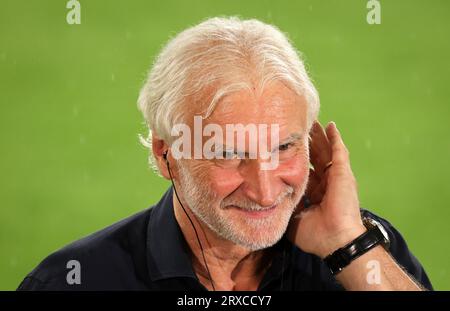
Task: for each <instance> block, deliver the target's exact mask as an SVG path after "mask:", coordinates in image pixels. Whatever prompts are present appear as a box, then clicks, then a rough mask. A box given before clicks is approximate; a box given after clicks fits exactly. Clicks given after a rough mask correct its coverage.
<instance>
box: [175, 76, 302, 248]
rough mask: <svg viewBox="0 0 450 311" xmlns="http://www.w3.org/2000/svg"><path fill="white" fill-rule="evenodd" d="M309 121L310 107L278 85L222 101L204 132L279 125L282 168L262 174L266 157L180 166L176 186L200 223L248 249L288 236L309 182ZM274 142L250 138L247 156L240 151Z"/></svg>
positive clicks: (205, 122)
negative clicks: (210, 128)
mask: <svg viewBox="0 0 450 311" xmlns="http://www.w3.org/2000/svg"><path fill="white" fill-rule="evenodd" d="M306 118H307V104H306V101H305V100H304V99H303V98H299V96H297V95H296V94H295V93H294V92H292V91H291V90H290V89H288V88H287V87H285V86H284V85H283V84H282V83H279V82H275V83H271V84H269V85H267V86H266V87H265V89H264V91H263V93H262V95H261V96H257V95H256V94H255V92H253V91H249V90H243V91H240V92H236V93H233V94H231V95H229V96H227V97H225V98H224V99H222V101H221V102H219V103H218V105H217V106H216V108H215V110H214V112H213V113H212V114H211V116H210V117H208V118H207V119H206V120H203V127H205V126H207V125H208V124H218V125H219V126H220V127H222V128H223V133H226V124H238V123H241V124H243V125H244V126H245V125H249V124H256V125H259V124H267V125H268V128H270V126H271V125H273V124H278V126H279V133H278V134H279V143H278V144H276V146H274V147H275V149H276V150H275V152H278V157H279V158H278V163H277V165H276V167H275V168H274V169H270V170H263V169H261V167H262V165H263V163H265V162H266V163H267V162H268V161H270V160H267V159H262V158H261V157H257V158H256V159H255V158H252V159H240V158H237V159H210V160H207V159H191V160H185V159H184V160H180V161H178V164H179V165H178V166H179V176H180V179H179V182H180V183H179V185H177V186H178V187H179V189H180V192H181V194H182V197H183V199H184V201H185V203H187V205H188V206H189V208H190V209H191V210H192V212H193V213H194V214H195V215H196V216H197V218H198V219H199V220H200V221H202V222H203V223H204V224H206V225H207V226H208V227H209V228H210V229H211V230H212V231H213V232H215V233H216V234H218V235H219V236H220V237H222V238H224V239H226V240H230V241H232V242H233V243H235V244H238V245H241V246H243V247H246V248H248V249H251V250H258V249H263V248H267V247H270V246H272V245H273V244H275V243H276V242H277V241H278V240H279V239H280V238H281V237H282V235H283V234H284V232H285V231H286V228H287V225H288V223H289V219H290V217H291V215H292V213H293V211H294V209H295V207H296V205H297V204H298V202H299V201H300V199H301V197H302V196H303V194H304V192H305V188H306V184H307V180H308V172H309V154H308V132H307V128H306V127H307V125H306ZM235 138H236V137H235ZM236 139H237V138H236ZM203 140H205V139H204V138H203ZM270 140H271V135H270V132H269V133H268V135H267V141H261V136H258V135H256V136H252V135H249V134H248V133H247V134H246V135H245V141H246V143H245V150H237V151H239V152H248V151H249V150H248V149H249V148H250V144H251V142H255V141H256V143H257V144H258V146H260V145H261V144H262V143H265V144H266V145H267V146H268V147H271V144H270ZM224 144H226V143H224ZM226 147H227V146H225V148H226ZM234 147H235V148H234V150H236V149H238V148H237V146H236V145H235V146H234ZM269 150H272V149H270V148H269Z"/></svg>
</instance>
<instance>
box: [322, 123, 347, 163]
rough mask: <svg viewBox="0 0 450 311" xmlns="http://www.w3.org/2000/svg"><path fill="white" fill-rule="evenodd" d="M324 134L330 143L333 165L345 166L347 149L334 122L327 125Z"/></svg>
mask: <svg viewBox="0 0 450 311" xmlns="http://www.w3.org/2000/svg"><path fill="white" fill-rule="evenodd" d="M326 134H327V137H328V139H329V141H330V145H331V153H332V161H333V166H347V165H348V164H349V155H348V150H347V147H345V145H344V142H343V141H342V137H341V134H340V133H339V130H338V129H337V127H336V124H335V123H334V122H330V123H329V124H328V125H327V128H326Z"/></svg>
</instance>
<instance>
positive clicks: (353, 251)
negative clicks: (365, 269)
mask: <svg viewBox="0 0 450 311" xmlns="http://www.w3.org/2000/svg"><path fill="white" fill-rule="evenodd" d="M363 224H364V226H365V227H366V228H367V231H366V232H364V233H363V234H361V235H360V236H359V237H357V238H356V239H354V240H353V241H352V242H350V243H348V244H347V245H345V246H344V247H341V248H339V249H338V250H336V251H334V252H333V253H332V254H330V255H328V256H327V257H325V259H324V261H325V263H326V264H327V266H328V267H329V268H330V270H331V273H332V274H333V275H335V274H337V273H339V272H341V271H342V269H344V268H345V267H346V266H348V265H349V264H350V263H351V262H352V261H353V260H355V259H356V258H358V257H359V256H361V255H363V254H364V253H366V252H368V251H369V250H371V249H372V248H374V247H375V246H377V245H379V244H381V245H383V247H384V248H385V249H386V250H387V251H388V250H389V236H388V234H387V232H386V230H385V229H384V228H383V226H382V225H381V224H380V223H379V222H378V221H376V220H374V219H372V218H367V217H366V218H363Z"/></svg>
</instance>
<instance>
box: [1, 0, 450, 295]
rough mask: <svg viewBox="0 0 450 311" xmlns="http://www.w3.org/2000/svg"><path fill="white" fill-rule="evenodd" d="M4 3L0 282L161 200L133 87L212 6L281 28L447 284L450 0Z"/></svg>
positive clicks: (440, 282)
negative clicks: (371, 17) (375, 11)
mask: <svg viewBox="0 0 450 311" xmlns="http://www.w3.org/2000/svg"><path fill="white" fill-rule="evenodd" d="M80 3H81V25H68V24H67V23H66V14H67V12H68V9H66V1H42V0H40V1H36V0H35V1H30V0H27V1H24V0H21V1H18V0H9V1H4V0H1V1H0V141H1V154H0V199H1V201H0V289H2V290H13V289H15V288H16V287H17V285H18V284H19V283H20V281H21V280H22V278H23V277H24V276H25V275H26V274H27V273H28V272H29V271H30V270H31V269H32V268H34V267H35V266H36V265H37V264H38V263H39V262H40V261H41V260H42V259H43V258H44V257H45V256H46V255H48V254H49V253H50V252H52V251H54V250H56V249H58V248H60V247H62V246H63V245H65V244H67V243H69V242H71V241H73V240H75V239H78V238H80V237H82V236H85V235H88V234H89V233H91V232H93V231H96V230H98V229H101V228H103V227H105V226H107V225H109V224H111V223H113V222H115V221H117V220H119V219H122V218H124V217H126V216H128V215H131V214H133V213H135V212H138V211H139V210H142V209H145V208H147V207H148V206H150V205H151V204H153V203H155V202H156V201H157V200H158V198H159V197H160V196H161V194H162V193H163V191H164V190H165V188H166V187H167V186H168V183H167V182H166V181H163V180H162V179H161V178H159V177H157V176H156V175H155V174H154V173H153V172H152V171H151V169H149V168H148V166H147V151H146V150H145V149H144V148H143V147H142V146H140V144H139V143H138V139H137V135H138V134H139V133H145V132H146V131H145V126H144V124H143V119H142V118H141V115H140V113H139V112H138V110H137V107H136V99H137V95H138V91H139V89H140V86H141V85H142V83H143V80H144V77H145V74H146V72H147V70H148V68H149V66H150V64H151V62H152V60H153V58H154V57H155V55H156V54H157V52H158V50H159V49H160V48H161V46H162V45H163V44H164V43H165V42H166V40H167V39H168V38H169V36H172V35H174V34H176V33H177V32H178V31H180V30H182V29H184V28H185V27H187V26H190V25H194V24H196V23H197V22H199V21H201V20H203V19H205V18H207V17H211V16H216V15H239V16H241V17H245V18H250V17H255V18H259V19H261V20H263V21H266V22H270V23H274V24H275V25H277V26H279V27H280V28H281V29H282V30H283V31H285V32H287V33H288V34H289V35H290V37H291V39H292V40H293V42H294V43H295V45H296V47H297V48H298V49H299V50H301V51H302V52H303V53H304V55H305V58H306V62H307V65H308V68H309V70H310V72H311V75H312V77H313V79H314V80H315V83H316V85H317V87H318V89H319V92H320V94H321V102H322V109H321V116H320V119H321V121H323V122H327V121H330V120H334V121H336V123H337V125H338V127H339V128H340V129H341V132H342V134H343V136H344V139H345V142H346V144H347V145H348V148H349V149H350V152H351V159H352V166H353V169H354V172H355V174H356V176H357V179H358V182H359V191H360V199H361V204H362V205H363V206H364V207H366V208H368V209H370V210H372V211H373V212H375V213H377V214H379V215H380V216H382V217H385V218H387V219H388V220H390V221H391V222H392V223H393V224H394V225H395V226H396V227H397V228H398V229H399V230H400V232H402V234H403V235H404V237H405V238H406V240H407V241H408V243H409V246H410V248H411V250H412V251H413V253H414V254H415V255H416V256H417V257H418V258H419V259H420V261H421V262H422V264H423V265H424V267H425V269H426V271H427V272H428V274H429V276H430V278H431V280H432V283H433V284H434V286H435V288H436V289H439V290H449V289H450V243H449V242H448V239H449V237H450V225H449V219H450V209H449V207H450V206H449V203H448V202H449V201H450V191H449V190H450V189H449V179H450V177H449V176H450V165H449V163H448V161H449V155H450V140H449V139H448V136H447V135H448V134H449V132H450V131H449V130H450V122H449V115H450V105H449V101H448V98H449V97H450V87H449V85H448V82H449V75H450V61H449V55H450V41H449V38H450V29H449V28H450V27H449V26H450V18H449V16H450V2H449V1H444V0H442V1H438V0H434V1H411V0H401V1H400V0H391V1H387V0H382V1H381V9H382V17H381V25H368V24H367V22H366V14H367V12H368V9H367V8H366V3H367V1H365V0H358V1H356V0H355V1H337V0H335V1H312V0H310V1H292V0H289V1H267V0H266V1H245V2H244V1H242V0H239V1H232V0H226V1H167V0H166V1H158V2H156V1H148V0H147V1H106V0H103V1H99V0H91V1H83V0H80Z"/></svg>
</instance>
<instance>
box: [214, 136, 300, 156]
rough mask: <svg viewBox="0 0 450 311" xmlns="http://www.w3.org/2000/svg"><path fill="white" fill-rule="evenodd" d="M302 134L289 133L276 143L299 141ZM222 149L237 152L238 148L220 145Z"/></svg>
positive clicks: (283, 143)
mask: <svg viewBox="0 0 450 311" xmlns="http://www.w3.org/2000/svg"><path fill="white" fill-rule="evenodd" d="M302 137H303V136H302V134H300V133H297V132H296V133H292V134H290V135H289V136H288V137H286V138H285V139H283V140H282V141H280V142H279V143H278V147H280V146H282V145H286V144H291V143H295V142H298V141H300V140H301V139H302ZM222 148H223V149H222V150H221V151H220V152H224V151H227V152H234V153H238V152H239V151H238V150H236V148H234V149H233V150H231V148H228V146H226V145H222ZM242 153H243V154H245V156H248V155H249V153H248V152H242Z"/></svg>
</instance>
